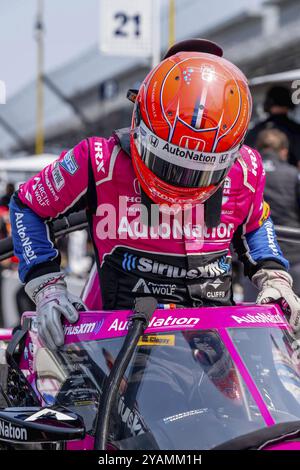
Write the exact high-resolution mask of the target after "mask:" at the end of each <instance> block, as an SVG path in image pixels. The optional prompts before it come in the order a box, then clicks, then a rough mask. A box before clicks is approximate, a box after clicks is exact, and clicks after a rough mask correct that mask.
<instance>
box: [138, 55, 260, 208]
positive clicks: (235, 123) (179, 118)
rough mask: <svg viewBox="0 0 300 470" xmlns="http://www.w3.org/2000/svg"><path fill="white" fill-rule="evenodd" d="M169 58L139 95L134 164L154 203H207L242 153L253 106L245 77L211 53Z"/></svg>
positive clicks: (151, 74) (157, 69) (151, 73)
mask: <svg viewBox="0 0 300 470" xmlns="http://www.w3.org/2000/svg"><path fill="white" fill-rule="evenodd" d="M175 50H176V49H175ZM166 57H167V58H166V59H165V60H163V61H162V62H161V63H160V64H159V65H158V66H157V67H156V68H154V69H153V70H152V71H151V72H150V73H149V74H148V76H147V77H146V78H145V80H144V82H143V83H142V85H141V87H140V89H139V92H138V94H137V97H136V100H135V106H134V111H133V118H132V126H131V134H130V146H131V155H132V159H133V165H134V169H135V172H136V174H137V177H138V180H139V182H140V184H141V187H142V189H143V190H144V192H145V193H146V194H147V195H148V196H149V197H150V199H151V200H152V201H154V202H155V203H157V204H161V203H167V204H169V205H170V204H181V205H183V204H185V203H188V204H197V203H203V202H205V201H206V200H207V199H208V198H209V197H210V196H212V195H213V194H214V193H215V192H216V191H217V189H218V188H219V187H220V186H221V185H222V183H223V182H224V179H225V177H226V175H227V173H228V172H229V170H230V168H231V167H232V165H233V164H234V162H235V160H236V158H237V157H238V155H239V149H240V147H241V145H242V143H243V140H244V137H245V133H246V131H247V129H248V125H249V121H250V115H251V109H252V100H251V95H250V91H249V87H248V83H247V79H246V77H245V76H244V75H243V73H242V72H241V71H240V70H239V69H238V68H237V67H236V66H235V65H233V64H232V63H231V62H229V61H228V60H226V59H224V58H222V57H220V56H219V55H214V54H213V53H207V52H196V51H180V52H177V53H175V54H174V55H171V56H169V55H167V56H166Z"/></svg>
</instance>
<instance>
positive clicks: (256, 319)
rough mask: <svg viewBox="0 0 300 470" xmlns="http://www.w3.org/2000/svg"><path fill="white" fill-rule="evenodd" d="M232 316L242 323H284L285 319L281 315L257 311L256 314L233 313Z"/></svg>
mask: <svg viewBox="0 0 300 470" xmlns="http://www.w3.org/2000/svg"><path fill="white" fill-rule="evenodd" d="M231 318H232V319H233V320H234V321H235V322H237V323H239V324H241V323H284V320H283V318H282V316H281V315H279V313H278V314H276V315H270V314H268V313H257V314H256V315H251V314H250V313H248V314H247V315H245V316H243V317H242V316H241V317H237V316H236V315H231Z"/></svg>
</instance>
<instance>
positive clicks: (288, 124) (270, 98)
mask: <svg viewBox="0 0 300 470" xmlns="http://www.w3.org/2000/svg"><path fill="white" fill-rule="evenodd" d="M294 107H295V105H294V104H293V102H292V99H291V94H290V92H289V90H288V89H287V88H285V87H283V86H273V87H272V88H270V89H269V91H268V92H267V95H266V98H265V102H264V111H265V112H266V113H267V114H268V117H267V119H265V120H264V121H262V122H260V123H258V124H256V126H255V127H254V128H253V129H252V130H251V131H249V133H248V135H247V137H246V145H249V146H250V147H254V148H255V146H256V142H257V138H258V134H259V133H260V132H261V131H263V130H264V129H279V130H280V131H282V132H284V133H285V134H286V135H287V138H288V141H289V156H288V161H289V163H290V164H292V165H295V166H298V167H299V168H300V124H298V123H297V122H296V121H294V120H293V119H291V118H290V117H289V116H288V113H289V111H291V110H293V109H294Z"/></svg>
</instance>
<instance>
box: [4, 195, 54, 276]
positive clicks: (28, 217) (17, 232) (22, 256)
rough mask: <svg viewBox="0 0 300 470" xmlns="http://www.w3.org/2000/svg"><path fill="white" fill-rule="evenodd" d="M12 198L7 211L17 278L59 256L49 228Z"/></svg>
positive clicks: (44, 222)
mask: <svg viewBox="0 0 300 470" xmlns="http://www.w3.org/2000/svg"><path fill="white" fill-rule="evenodd" d="M15 198H16V196H13V197H12V199H11V201H10V205H9V209H10V221H11V229H12V238H13V244H14V251H15V255H16V256H17V257H18V259H19V276H20V280H21V281H22V282H25V278H26V275H27V274H28V272H29V271H30V270H31V269H32V268H33V267H34V266H36V265H38V264H41V263H45V262H47V261H52V260H54V259H55V258H57V257H58V256H59V254H58V251H57V249H56V248H55V247H54V243H53V242H52V240H51V236H50V230H49V227H48V225H47V223H46V221H44V220H43V219H41V218H40V217H39V216H38V215H37V214H35V213H34V212H33V211H32V210H31V209H29V207H26V206H24V205H23V204H20V205H18V203H17V201H16V199H15Z"/></svg>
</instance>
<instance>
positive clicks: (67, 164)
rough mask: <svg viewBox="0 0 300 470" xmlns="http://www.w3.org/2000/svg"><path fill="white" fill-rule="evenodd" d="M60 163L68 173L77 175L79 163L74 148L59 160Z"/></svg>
mask: <svg viewBox="0 0 300 470" xmlns="http://www.w3.org/2000/svg"><path fill="white" fill-rule="evenodd" d="M59 164H60V165H61V166H62V167H63V169H64V170H66V172H67V173H69V174H70V175H72V176H73V175H75V173H76V171H77V170H78V168H79V167H78V165H77V162H76V160H75V156H74V150H73V149H72V150H69V152H68V153H66V155H65V156H64V157H63V159H62V160H61V161H60V162H59Z"/></svg>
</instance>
